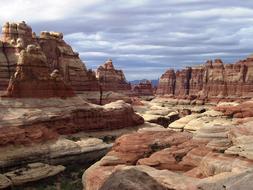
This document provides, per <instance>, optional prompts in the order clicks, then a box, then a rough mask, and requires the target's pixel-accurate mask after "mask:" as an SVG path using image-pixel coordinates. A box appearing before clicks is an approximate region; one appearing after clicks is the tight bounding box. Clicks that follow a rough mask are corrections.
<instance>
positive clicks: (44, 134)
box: [0, 97, 144, 146]
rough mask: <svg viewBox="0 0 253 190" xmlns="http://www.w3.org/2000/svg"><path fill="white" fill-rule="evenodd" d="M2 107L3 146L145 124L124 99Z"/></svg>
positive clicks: (0, 143) (21, 102) (22, 102)
mask: <svg viewBox="0 0 253 190" xmlns="http://www.w3.org/2000/svg"><path fill="white" fill-rule="evenodd" d="M0 108H1V111H0V117H1V120H0V126H1V127H0V134H1V135H0V136H1V137H0V146H5V145H7V144H16V145H17V144H31V143H33V142H37V143H38V142H44V141H48V140H52V139H56V138H57V137H58V135H59V134H60V135H61V134H72V133H77V132H81V131H96V130H98V131H101V130H110V129H120V128H126V127H131V126H136V125H139V124H142V123H143V122H144V121H143V118H142V117H141V116H139V115H137V114H136V113H134V110H133V108H132V107H131V106H130V105H129V104H127V103H125V102H123V101H120V100H119V101H117V102H113V103H110V104H106V105H104V106H98V105H94V104H89V103H87V102H86V101H85V100H82V99H81V98H79V97H73V98H67V99H59V98H50V99H47V100H46V101H45V100H43V99H31V100H30V99H18V100H15V99H8V98H3V99H1V101H0ZM7 110H8V111H7Z"/></svg>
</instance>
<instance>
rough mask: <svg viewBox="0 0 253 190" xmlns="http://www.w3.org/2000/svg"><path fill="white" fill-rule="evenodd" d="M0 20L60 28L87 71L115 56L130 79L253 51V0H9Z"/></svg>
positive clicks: (236, 57)
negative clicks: (21, 21)
mask: <svg viewBox="0 0 253 190" xmlns="http://www.w3.org/2000/svg"><path fill="white" fill-rule="evenodd" d="M1 1H3V0H0V2H1ZM5 2H6V1H5ZM24 2H25V3H24ZM1 4H3V3H1ZM13 7H14V8H13ZM8 9H9V10H8ZM10 10H12V11H10ZM0 18H1V19H0V21H1V22H4V21H7V20H18V21H19V20H27V22H28V23H29V24H30V25H32V27H33V29H34V31H36V32H39V31H42V30H54V31H62V32H63V33H64V34H65V37H64V38H65V40H66V41H67V42H68V43H69V44H71V45H72V47H73V48H74V49H75V50H76V51H78V52H79V53H80V56H81V58H82V59H83V60H84V62H85V64H86V65H87V67H90V68H93V69H95V68H97V66H98V65H100V64H102V63H103V62H104V61H105V60H106V59H108V58H112V59H113V61H114V63H115V66H116V67H118V68H121V69H123V70H124V71H125V73H126V77H127V79H128V80H132V79H141V78H149V79H153V78H158V77H159V76H160V75H161V74H162V73H163V72H165V70H166V69H168V68H175V69H180V68H182V67H185V66H189V65H198V64H202V63H204V62H205V61H206V59H215V58H222V59H223V61H224V62H228V63H230V62H235V61H237V60H239V59H243V58H245V57H246V56H247V55H248V54H251V52H252V48H251V44H252V43H253V39H251V36H252V33H253V2H252V0H244V1H238V0H230V1H221V0H170V1H168V0H161V1H153V0H106V1H105V0H96V1H94V0H92V1H82V0H72V1H70V0H55V1H53V2H52V1H50V0H45V1H43V3H40V4H38V3H35V1H32V0H22V1H21V0H10V1H9V2H8V3H5V6H3V7H0Z"/></svg>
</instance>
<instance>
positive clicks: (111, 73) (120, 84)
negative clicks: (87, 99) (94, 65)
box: [96, 59, 131, 91]
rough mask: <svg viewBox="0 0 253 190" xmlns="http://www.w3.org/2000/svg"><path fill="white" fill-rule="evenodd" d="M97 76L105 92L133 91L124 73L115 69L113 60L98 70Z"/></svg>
mask: <svg viewBox="0 0 253 190" xmlns="http://www.w3.org/2000/svg"><path fill="white" fill-rule="evenodd" d="M96 76H97V78H98V80H99V82H100V84H101V87H102V90H103V91H117V90H127V91H128V90H131V85H130V84H129V83H128V82H127V81H126V78H125V75H124V73H123V71H122V70H117V69H115V68H114V65H113V63H112V60H111V59H109V60H107V61H106V62H105V64H103V65H101V66H100V67H99V68H98V69H97V72H96Z"/></svg>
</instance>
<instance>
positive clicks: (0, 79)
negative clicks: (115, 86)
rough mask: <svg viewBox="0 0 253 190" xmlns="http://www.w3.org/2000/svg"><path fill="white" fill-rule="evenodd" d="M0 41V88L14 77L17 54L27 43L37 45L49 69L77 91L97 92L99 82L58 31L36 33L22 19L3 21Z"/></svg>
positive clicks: (4, 86)
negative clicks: (55, 71)
mask: <svg viewBox="0 0 253 190" xmlns="http://www.w3.org/2000/svg"><path fill="white" fill-rule="evenodd" d="M1 39H2V40H1V41H0V47H1V51H0V84H1V85H0V90H4V89H6V87H7V86H8V82H9V79H10V78H11V76H13V74H14V72H15V68H16V65H17V61H18V56H19V53H20V51H21V50H22V49H24V48H26V47H27V46H28V45H30V44H33V45H36V46H39V47H40V48H41V49H42V51H43V53H44V54H45V56H46V59H47V65H48V67H49V69H50V72H53V71H54V70H55V69H57V70H58V71H59V73H60V74H61V75H62V76H63V79H64V81H65V82H67V83H70V85H71V86H72V88H73V89H74V90H75V91H77V92H80V91H99V84H98V81H97V79H96V75H95V73H94V72H93V71H91V70H87V69H86V67H85V65H84V63H83V62H82V61H81V59H80V58H79V56H78V53H76V52H74V51H73V50H72V48H71V46H69V45H68V44H67V43H66V42H65V41H64V40H63V34H62V33H59V32H41V34H40V36H39V37H38V36H36V35H35V33H33V32H32V29H31V27H30V26H28V25H27V24H26V23H25V22H21V23H6V24H5V25H4V26H3V27H2V37H1Z"/></svg>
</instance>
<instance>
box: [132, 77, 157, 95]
mask: <svg viewBox="0 0 253 190" xmlns="http://www.w3.org/2000/svg"><path fill="white" fill-rule="evenodd" d="M132 91H133V93H134V95H136V96H153V95H154V90H153V87H152V84H151V82H150V81H149V80H144V81H141V82H140V83H139V84H137V85H134V86H133V88H132Z"/></svg>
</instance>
